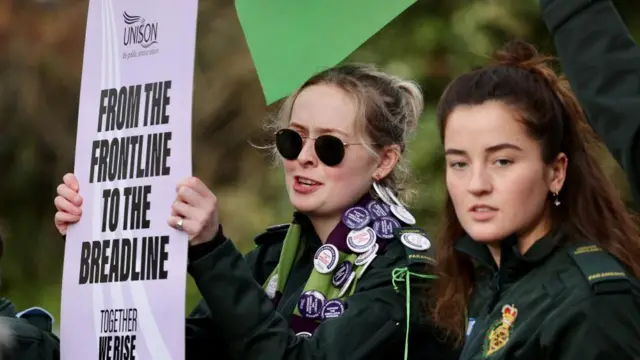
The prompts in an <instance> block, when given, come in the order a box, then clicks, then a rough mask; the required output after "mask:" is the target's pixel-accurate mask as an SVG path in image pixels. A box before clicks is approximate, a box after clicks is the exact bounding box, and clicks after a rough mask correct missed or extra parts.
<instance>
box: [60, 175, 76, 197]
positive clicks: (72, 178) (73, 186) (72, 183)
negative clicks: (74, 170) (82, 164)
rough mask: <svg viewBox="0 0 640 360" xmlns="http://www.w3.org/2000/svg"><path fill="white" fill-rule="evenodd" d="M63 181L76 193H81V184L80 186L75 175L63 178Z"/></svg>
mask: <svg viewBox="0 0 640 360" xmlns="http://www.w3.org/2000/svg"><path fill="white" fill-rule="evenodd" d="M62 181H63V182H64V183H65V184H66V185H67V186H68V187H69V188H71V189H73V190H75V191H76V192H78V191H80V184H78V179H77V178H76V176H75V175H73V174H71V173H68V174H65V175H64V176H63V177H62Z"/></svg>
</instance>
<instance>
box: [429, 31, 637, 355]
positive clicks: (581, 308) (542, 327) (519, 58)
mask: <svg viewBox="0 0 640 360" xmlns="http://www.w3.org/2000/svg"><path fill="white" fill-rule="evenodd" d="M494 60H495V61H494V62H493V63H492V64H491V65H489V66H486V67H484V68H481V69H477V70H475V71H471V72H469V73H466V74H463V75H461V76H460V77H458V78H457V79H455V80H454V81H453V82H452V83H451V84H450V85H449V86H448V88H447V89H446V91H445V92H444V94H443V96H442V98H441V101H440V103H439V106H438V111H437V116H438V120H439V124H440V129H441V137H442V141H443V144H444V150H445V154H446V164H447V166H446V184H447V190H448V193H447V200H446V209H445V220H446V221H445V227H444V231H443V233H442V234H441V236H440V237H439V238H438V240H437V242H436V244H437V246H436V254H437V261H438V262H437V267H438V268H437V273H438V274H439V275H440V277H439V279H438V280H437V283H436V286H435V293H436V304H435V306H434V311H433V314H434V321H435V322H436V323H437V324H439V325H440V326H441V327H442V328H443V329H444V330H446V331H447V333H448V334H449V335H450V339H451V340H453V341H457V342H458V343H464V348H463V350H462V355H461V359H462V360H468V359H485V358H486V359H515V360H525V359H532V360H534V359H536V360H538V359H562V360H564V359H579V360H591V359H637V358H639V357H640V285H639V284H640V283H639V281H638V277H639V276H640V239H639V236H638V230H637V228H636V224H635V222H634V221H633V219H632V218H631V216H630V214H629V213H628V212H627V210H626V209H625V207H624V205H623V203H622V201H621V199H620V197H619V195H618V194H617V192H616V190H615V189H614V187H613V185H612V183H611V181H610V180H609V179H608V178H607V177H606V176H605V174H604V172H603V170H602V169H601V168H600V166H599V164H598V161H597V159H596V157H595V155H594V146H596V145H597V141H596V139H595V137H594V134H593V133H592V131H591V128H590V127H589V126H588V125H587V124H586V121H585V119H584V115H583V113H582V112H581V109H580V106H579V105H578V102H577V100H576V99H575V97H574V96H573V95H572V93H571V92H570V91H569V89H568V87H567V84H566V83H565V82H564V81H562V80H561V79H559V78H558V77H557V76H556V74H555V73H554V72H553V71H552V70H551V68H550V67H549V66H548V65H547V61H548V59H545V58H543V57H541V56H539V55H538V54H537V52H536V50H535V48H533V47H532V46H531V45H529V44H526V43H523V42H513V43H510V44H508V45H507V46H506V47H505V48H504V49H503V50H502V51H500V52H498V54H497V55H496V56H495V58H494ZM465 315H466V316H465Z"/></svg>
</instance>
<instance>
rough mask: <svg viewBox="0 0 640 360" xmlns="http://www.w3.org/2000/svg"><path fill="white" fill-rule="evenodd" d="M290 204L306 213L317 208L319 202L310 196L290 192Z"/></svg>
mask: <svg viewBox="0 0 640 360" xmlns="http://www.w3.org/2000/svg"><path fill="white" fill-rule="evenodd" d="M289 200H290V201H291V205H292V206H293V208H294V209H296V210H297V211H300V212H302V213H305V214H308V213H312V212H314V211H315V210H317V209H318V207H319V206H320V204H319V202H318V201H317V200H316V199H314V198H313V197H311V196H308V195H306V196H305V195H300V194H296V193H292V194H290V195H289Z"/></svg>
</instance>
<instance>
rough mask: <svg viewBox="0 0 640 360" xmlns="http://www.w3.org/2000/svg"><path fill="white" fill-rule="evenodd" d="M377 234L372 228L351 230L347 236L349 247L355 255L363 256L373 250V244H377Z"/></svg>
mask: <svg viewBox="0 0 640 360" xmlns="http://www.w3.org/2000/svg"><path fill="white" fill-rule="evenodd" d="M376 239H377V236H376V233H375V231H373V229H372V228H370V227H368V226H367V227H365V228H364V229H360V230H351V232H349V235H347V246H348V247H349V249H351V251H353V252H354V253H358V254H362V253H364V252H367V250H369V249H371V247H372V246H373V244H375V243H376Z"/></svg>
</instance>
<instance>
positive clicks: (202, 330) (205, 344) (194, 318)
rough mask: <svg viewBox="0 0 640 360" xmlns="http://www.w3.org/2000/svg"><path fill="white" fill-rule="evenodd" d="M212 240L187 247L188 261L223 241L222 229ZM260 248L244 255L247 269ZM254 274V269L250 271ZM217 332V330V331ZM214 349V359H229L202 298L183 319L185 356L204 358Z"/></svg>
mask: <svg viewBox="0 0 640 360" xmlns="http://www.w3.org/2000/svg"><path fill="white" fill-rule="evenodd" d="M218 234H220V235H217V236H216V238H214V239H213V241H210V242H207V243H204V244H200V245H196V246H194V247H193V248H190V249H189V258H190V261H197V260H198V259H200V258H202V257H205V256H207V255H208V254H209V253H211V252H212V251H214V250H215V249H216V248H217V247H218V246H220V244H222V243H223V242H224V238H223V236H224V235H222V231H221V230H220V231H219V232H218ZM259 251H260V249H259V248H256V249H254V250H252V251H250V252H249V253H247V254H246V255H245V256H244V262H245V264H246V266H247V267H248V268H249V269H252V270H253V269H255V262H256V259H257V258H258V253H259ZM252 272H254V275H256V274H255V271H252ZM218 332H219V331H218ZM212 349H216V350H215V351H216V359H231V356H230V354H229V345H228V344H226V343H224V342H223V341H222V338H221V337H220V336H219V334H217V333H216V329H215V327H214V324H213V322H212V321H211V312H210V310H209V308H208V306H207V304H206V302H205V301H204V300H200V301H199V302H198V304H197V305H196V306H195V308H194V309H193V310H192V311H191V313H190V314H189V315H188V316H187V318H186V320H185V353H186V354H185V355H186V356H185V358H186V359H188V360H200V359H202V360H205V359H210V358H211V350H212Z"/></svg>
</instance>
